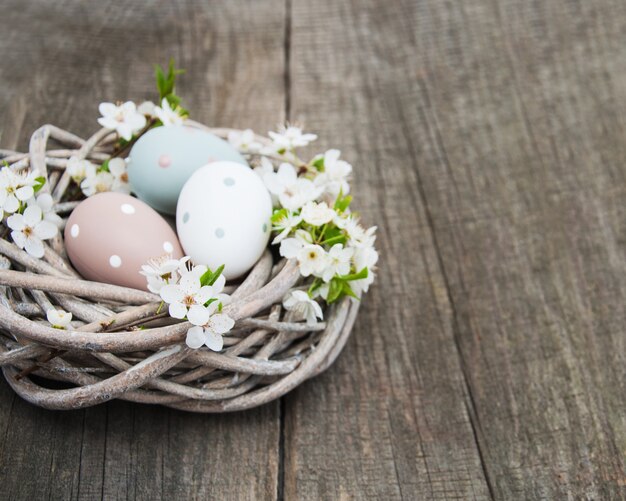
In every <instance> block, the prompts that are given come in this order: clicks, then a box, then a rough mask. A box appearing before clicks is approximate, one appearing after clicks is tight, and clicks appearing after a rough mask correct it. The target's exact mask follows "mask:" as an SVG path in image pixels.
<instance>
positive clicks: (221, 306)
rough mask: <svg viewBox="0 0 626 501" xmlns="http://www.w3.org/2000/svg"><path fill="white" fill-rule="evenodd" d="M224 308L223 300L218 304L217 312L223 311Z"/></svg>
mask: <svg viewBox="0 0 626 501" xmlns="http://www.w3.org/2000/svg"><path fill="white" fill-rule="evenodd" d="M223 309H224V305H223V304H222V302H221V301H220V304H218V305H217V312H218V313H222V310H223Z"/></svg>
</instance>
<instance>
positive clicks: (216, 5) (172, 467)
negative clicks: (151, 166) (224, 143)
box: [0, 1, 285, 500]
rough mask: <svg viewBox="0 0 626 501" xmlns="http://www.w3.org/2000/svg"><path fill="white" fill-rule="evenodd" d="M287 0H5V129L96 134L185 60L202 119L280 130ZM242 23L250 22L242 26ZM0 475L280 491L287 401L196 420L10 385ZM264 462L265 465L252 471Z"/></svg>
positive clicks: (125, 493) (145, 487) (85, 489)
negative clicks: (109, 103) (158, 71)
mask: <svg viewBox="0 0 626 501" xmlns="http://www.w3.org/2000/svg"><path fill="white" fill-rule="evenodd" d="M283 10H284V4H283V2H282V1H266V2H263V3H262V4H255V6H254V8H252V2H248V1H227V2H226V1H216V2H211V3H199V2H192V1H189V2H184V1H177V2H165V1H163V2H151V3H143V2H141V3H133V4H129V3H127V2H121V1H118V2H107V3H103V2H97V1H88V2H55V3H50V2H45V1H29V2H17V1H15V2H3V3H2V6H0V18H2V19H3V21H4V22H3V30H2V33H3V34H2V36H0V50H1V52H2V54H3V59H2V62H1V63H0V80H2V82H3V85H2V86H0V124H1V125H0V128H1V130H2V136H1V143H2V146H3V147H16V146H19V147H21V148H24V147H25V146H26V142H27V138H28V137H29V135H30V133H31V132H32V131H33V130H34V129H36V128H37V127H38V126H40V125H41V124H43V123H48V122H51V123H54V124H57V125H59V126H62V127H64V128H67V129H69V130H72V131H75V132H76V133H78V134H80V135H83V136H87V135H89V133H91V132H93V131H95V130H96V129H97V128H98V125H97V123H96V122H95V119H96V118H97V106H98V103H99V102H100V101H102V100H114V101H115V100H120V99H133V100H137V101H139V100H141V99H144V98H146V97H148V96H151V95H153V93H154V90H153V77H152V67H151V64H152V63H156V62H158V63H161V64H164V63H167V60H168V58H169V57H174V58H175V59H176V62H177V64H178V65H179V66H180V67H183V68H186V69H187V73H186V74H185V76H184V77H183V78H182V79H181V82H180V89H179V91H180V94H181V95H182V96H184V97H185V104H186V105H187V107H189V108H190V109H192V110H193V114H194V118H196V119H198V120H201V121H203V122H205V123H210V124H212V125H215V126H223V125H229V126H239V127H255V128H258V129H259V130H269V129H270V128H273V127H274V125H275V123H276V122H278V121H281V120H284V109H285V108H284V103H285V99H284V94H285V91H284V66H283V65H284V38H283V36H284V14H283ZM244 27H245V29H244ZM0 387H1V389H2V392H1V393H0V401H1V402H2V405H0V426H2V431H3V433H2V434H1V435H0V465H1V469H0V477H1V480H2V486H3V487H2V493H3V496H2V497H6V498H8V499H41V498H44V497H51V498H55V499H96V498H100V497H102V498H105V499H130V498H132V499H151V500H152V499H192V498H195V499H207V498H209V497H215V498H219V499H234V500H239V499H272V498H274V497H275V496H276V492H277V491H278V486H277V481H278V444H279V430H280V425H279V411H278V410H279V406H278V403H275V404H271V405H268V406H265V407H263V408H261V409H259V410H255V411H250V412H247V413H241V414H235V415H230V416H227V417H219V416H197V415H192V414H187V413H183V412H178V411H173V410H172V411H170V410H167V409H161V408H153V407H148V406H141V405H130V404H124V403H119V402H115V403H112V404H107V405H104V406H100V407H97V408H93V409H88V410H85V411H72V412H66V413H55V412H46V411H43V410H42V409H37V408H35V407H32V406H30V405H28V404H26V403H25V402H23V401H22V400H20V399H19V398H15V397H14V396H13V394H12V393H11V392H10V390H9V389H8V387H7V386H6V383H5V382H4V381H2V384H1V386H0ZM256 465H263V466H262V472H259V474H251V473H250V472H251V471H252V472H254V471H255V468H256Z"/></svg>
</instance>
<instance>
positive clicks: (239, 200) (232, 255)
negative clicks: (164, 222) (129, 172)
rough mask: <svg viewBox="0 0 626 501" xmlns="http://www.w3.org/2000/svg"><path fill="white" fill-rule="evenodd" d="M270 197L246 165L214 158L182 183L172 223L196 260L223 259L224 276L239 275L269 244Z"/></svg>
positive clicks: (214, 262) (209, 263)
mask: <svg viewBox="0 0 626 501" xmlns="http://www.w3.org/2000/svg"><path fill="white" fill-rule="evenodd" d="M271 217H272V200H271V197H270V194H269V192H268V191H267V189H266V188H265V185H264V184H263V181H261V179H260V178H259V176H258V175H257V174H255V173H254V172H253V171H252V170H251V169H250V168H249V167H247V166H245V165H241V164H239V163H235V162H226V161H222V162H213V163H211V164H209V165H205V166H204V167H201V168H200V169H198V170H197V171H196V172H194V174H193V175H192V176H191V177H190V178H189V180H188V181H187V182H186V183H185V185H184V186H183V189H182V190H181V192H180V197H179V199H178V206H177V209H176V229H177V230H178V237H179V239H180V243H181V245H182V246H183V249H184V250H185V253H186V254H187V255H189V256H191V259H192V261H193V262H194V263H196V264H205V265H207V266H209V267H210V268H213V269H215V268H217V267H218V266H220V265H222V264H223V265H224V276H225V277H226V278H227V279H232V278H237V277H239V276H241V275H243V274H244V273H245V272H246V271H248V270H249V269H250V268H252V266H253V265H254V264H255V263H256V261H257V260H258V259H259V258H260V257H261V255H262V254H263V251H264V250H265V248H266V247H267V242H268V240H269V236H270V230H271Z"/></svg>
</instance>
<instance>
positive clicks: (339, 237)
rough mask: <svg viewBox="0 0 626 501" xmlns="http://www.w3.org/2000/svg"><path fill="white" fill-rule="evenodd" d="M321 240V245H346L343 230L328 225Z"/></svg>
mask: <svg viewBox="0 0 626 501" xmlns="http://www.w3.org/2000/svg"><path fill="white" fill-rule="evenodd" d="M321 238H322V239H323V240H322V244H323V245H330V244H333V245H334V244H343V243H346V240H347V238H346V236H345V234H344V232H343V230H341V229H340V228H337V227H336V226H335V225H328V226H327V227H326V230H325V231H324V234H323V235H322V236H321Z"/></svg>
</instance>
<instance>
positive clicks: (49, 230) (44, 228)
mask: <svg viewBox="0 0 626 501" xmlns="http://www.w3.org/2000/svg"><path fill="white" fill-rule="evenodd" d="M33 231H34V233H35V235H36V236H37V237H38V238H41V239H42V240H46V239H48V238H52V237H54V236H56V234H57V233H58V231H59V227H58V226H57V225H55V224H53V223H51V222H50V221H40V222H39V223H37V224H36V225H35V228H34V229H33Z"/></svg>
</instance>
